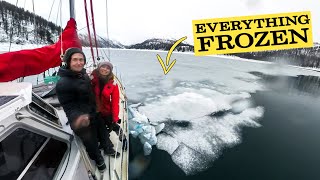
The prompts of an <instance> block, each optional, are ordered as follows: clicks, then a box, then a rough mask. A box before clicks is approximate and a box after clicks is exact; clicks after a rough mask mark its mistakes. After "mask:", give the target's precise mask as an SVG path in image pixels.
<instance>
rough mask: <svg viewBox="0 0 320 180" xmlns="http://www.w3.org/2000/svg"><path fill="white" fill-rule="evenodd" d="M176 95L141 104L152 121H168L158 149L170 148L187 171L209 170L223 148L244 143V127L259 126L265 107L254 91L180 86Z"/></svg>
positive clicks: (188, 172)
mask: <svg viewBox="0 0 320 180" xmlns="http://www.w3.org/2000/svg"><path fill="white" fill-rule="evenodd" d="M174 92H175V93H176V94H174V95H170V96H165V97H162V98H161V99H160V100H157V101H151V102H149V103H145V104H144V105H143V106H140V107H138V109H139V112H141V113H142V114H145V115H146V116H147V117H148V119H149V120H150V122H151V123H154V124H159V123H164V124H165V127H164V129H163V130H162V132H160V133H159V134H158V135H157V144H156V145H157V148H159V149H162V150H165V151H167V152H168V153H169V154H170V155H171V157H172V160H173V161H174V162H175V164H177V165H178V166H179V167H180V168H181V169H182V170H183V171H184V172H185V173H186V174H188V175H190V174H194V173H197V172H200V171H203V170H206V169H207V168H208V167H210V166H211V165H212V163H213V162H214V160H215V159H217V158H218V157H219V155H220V154H221V152H222V151H221V150H222V149H223V148H226V147H232V146H233V145H235V144H238V143H240V142H241V127H244V126H246V127H259V126H260V124H259V122H258V119H259V118H261V117H262V116H263V112H264V109H263V107H260V106H257V107H253V106H252V103H251V102H250V94H248V93H237V94H223V93H220V92H218V91H215V90H212V89H206V88H200V89H192V88H182V87H177V88H175V91H174Z"/></svg>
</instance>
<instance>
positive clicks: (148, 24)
mask: <svg viewBox="0 0 320 180" xmlns="http://www.w3.org/2000/svg"><path fill="white" fill-rule="evenodd" d="M6 1H8V2H10V3H12V4H16V2H17V0H6ZM62 1H63V2H64V4H63V5H62V8H63V10H62V14H63V15H62V26H63V27H64V26H65V25H66V22H67V20H68V18H69V10H68V8H69V3H68V0H62ZM89 1H90V0H87V2H88V5H89ZM53 2H55V3H54V6H53V10H52V13H51V17H50V21H52V22H54V23H55V22H57V23H58V25H60V19H59V18H58V21H57V15H58V13H57V12H58V9H59V8H58V5H59V2H60V0H34V3H35V13H36V14H38V15H40V16H43V17H44V18H45V19H48V17H49V12H50V8H51V5H52V4H53ZM75 2H76V20H77V24H78V29H81V28H83V27H85V26H86V21H85V11H84V6H83V3H84V2H83V0H75ZM93 3H94V4H93V6H94V16H95V24H96V29H97V33H98V34H99V35H100V36H104V37H106V36H107V26H106V22H107V21H106V0H93ZM18 6H20V7H25V9H28V10H29V11H31V12H33V10H32V1H31V0H18ZM88 8H90V5H89V6H88ZM296 11H311V15H312V27H313V40H314V41H315V42H320V1H319V0H303V1H302V0H197V1H191V0H188V1H187V0H157V1H156V0H135V1H134V0H108V18H109V28H108V30H109V37H110V39H113V40H117V41H119V42H121V43H122V44H125V45H129V44H132V43H138V42H142V41H143V40H145V39H148V38H171V39H179V38H181V37H183V36H187V37H188V39H187V40H186V41H187V42H188V43H190V44H193V35H192V20H196V19H209V18H220V17H232V16H245V15H257V14H269V13H284V12H296ZM89 12H90V11H89ZM80 33H86V29H83V30H81V31H80Z"/></svg>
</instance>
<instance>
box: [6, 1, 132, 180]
mask: <svg viewBox="0 0 320 180" xmlns="http://www.w3.org/2000/svg"><path fill="white" fill-rule="evenodd" d="M69 4H70V15H71V17H70V20H69V21H68V23H67V26H66V28H65V29H64V32H63V33H62V34H61V37H60V39H59V41H58V42H57V43H56V44H53V45H49V46H45V47H42V48H37V49H31V50H21V51H16V52H8V53H4V54H0V81H1V82H5V83H0V179H5V180H11V179H19V180H20V179H25V180H27V179H39V180H46V179H59V180H72V179H74V180H91V179H101V180H109V179H111V180H114V179H123V180H126V179H128V149H129V147H128V145H129V144H128V143H124V141H123V138H124V136H126V137H127V138H128V122H127V121H128V110H127V99H126V94H125V87H124V85H123V83H122V82H121V80H120V79H119V78H117V77H116V78H115V80H116V82H117V83H118V86H119V92H120V100H119V107H120V108H119V110H120V112H119V117H120V119H122V121H121V124H120V127H121V128H122V130H123V133H119V134H121V135H120V136H118V135H117V134H116V133H115V132H111V134H110V138H111V140H112V142H113V144H114V145H115V150H116V151H117V152H119V153H120V157H118V158H116V157H110V156H104V159H105V163H106V165H107V169H106V170H105V171H104V172H102V173H101V172H99V171H98V169H97V167H96V165H95V162H94V161H92V160H91V159H90V158H89V156H88V154H87V152H86V150H85V147H84V145H83V144H82V142H81V140H80V139H79V137H77V136H76V135H75V134H74V133H73V131H72V130H71V128H70V126H69V125H67V117H66V115H65V113H64V111H63V108H62V107H61V105H60V103H59V101H58V99H57V96H56V95H55V89H54V87H55V84H54V83H49V84H42V85H38V86H33V85H32V84H31V83H28V82H11V81H12V80H14V79H17V78H20V77H24V76H28V75H34V74H39V73H41V72H43V71H45V70H47V69H49V68H52V67H56V66H59V65H60V63H61V58H60V55H61V54H60V51H61V52H65V50H66V49H68V48H70V47H80V48H81V44H80V43H79V39H78V37H77V32H76V27H75V24H76V23H75V19H74V13H73V9H74V8H73V7H74V1H73V0H70V1H69ZM62 37H63V38H62ZM49 53H50V54H49ZM22 59H23V61H22ZM26 66H27V68H26ZM12 68H14V70H12ZM22 69H23V70H24V71H21V70H22Z"/></svg>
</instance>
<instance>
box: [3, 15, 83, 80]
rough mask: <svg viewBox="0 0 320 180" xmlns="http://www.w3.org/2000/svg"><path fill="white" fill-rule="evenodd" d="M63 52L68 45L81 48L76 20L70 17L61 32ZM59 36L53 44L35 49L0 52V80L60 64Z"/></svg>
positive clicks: (33, 72)
mask: <svg viewBox="0 0 320 180" xmlns="http://www.w3.org/2000/svg"><path fill="white" fill-rule="evenodd" d="M61 36H62V43H63V44H62V48H63V52H65V50H66V49H68V48H70V47H78V48H81V43H80V40H79V38H78V34H77V30H76V21H75V20H74V19H73V18H71V19H70V20H69V21H68V23H67V26H66V28H65V29H64V31H63V32H62V35H61ZM61 36H60V37H59V41H58V42H57V43H55V44H53V45H49V46H44V47H41V48H36V49H28V50H20V51H13V52H8V53H4V54H0V82H7V81H12V80H15V79H17V78H19V77H25V76H30V75H35V74H40V73H42V72H44V71H46V70H47V69H49V68H53V67H56V66H59V65H60V64H61V58H60V54H61Z"/></svg>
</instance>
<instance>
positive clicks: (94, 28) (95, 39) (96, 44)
mask: <svg viewBox="0 0 320 180" xmlns="http://www.w3.org/2000/svg"><path fill="white" fill-rule="evenodd" d="M90 7H91V19H92V28H93V35H94V42H95V46H96V51H97V60H100V58H99V53H98V43H97V35H96V27H95V24H94V14H93V4H92V0H90Z"/></svg>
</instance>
